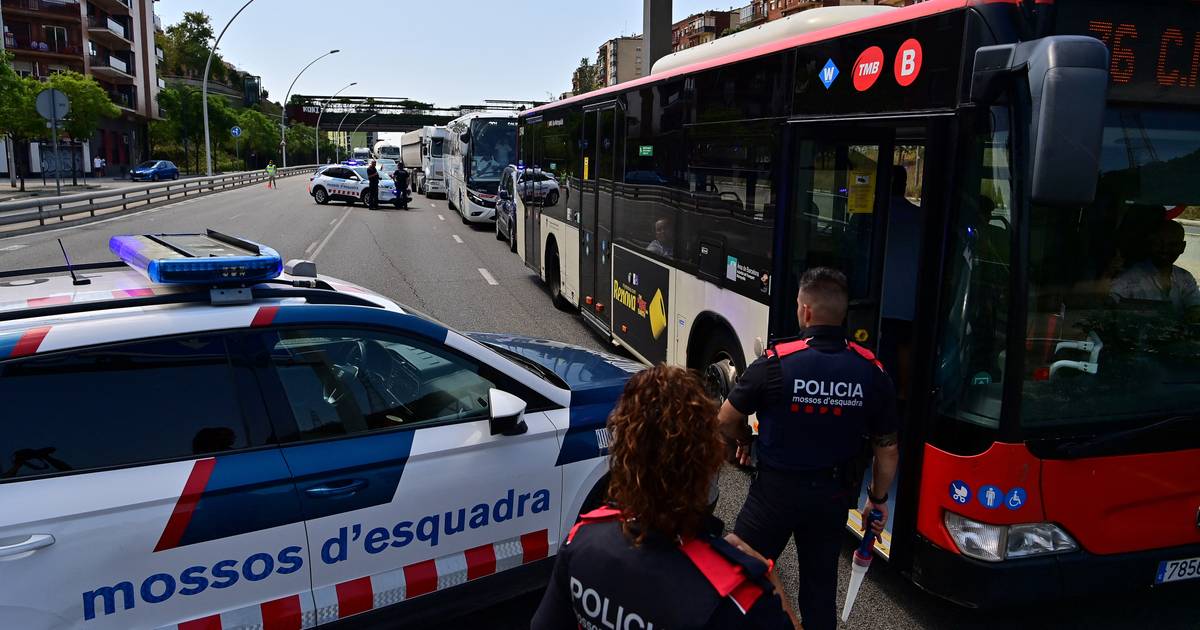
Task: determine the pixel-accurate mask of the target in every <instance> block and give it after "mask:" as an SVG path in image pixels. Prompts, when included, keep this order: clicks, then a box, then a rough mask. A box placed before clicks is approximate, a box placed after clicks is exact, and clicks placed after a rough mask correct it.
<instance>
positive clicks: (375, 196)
mask: <svg viewBox="0 0 1200 630" xmlns="http://www.w3.org/2000/svg"><path fill="white" fill-rule="evenodd" d="M367 191H368V193H369V194H368V197H369V198H368V199H367V207H368V208H370V209H371V210H376V209H378V208H379V171H378V170H377V169H376V168H375V160H371V163H370V165H368V166H367Z"/></svg>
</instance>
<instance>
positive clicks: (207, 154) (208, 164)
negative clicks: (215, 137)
mask: <svg viewBox="0 0 1200 630" xmlns="http://www.w3.org/2000/svg"><path fill="white" fill-rule="evenodd" d="M251 2H254V0H246V4H243V5H242V8H240V9H238V10H237V13H234V14H233V17H231V18H229V21H228V22H226V23H225V28H223V29H221V34H220V35H217V41H215V42H213V45H212V48H211V49H209V51H208V61H206V62H204V80H203V81H201V83H200V93H201V94H203V96H204V103H203V104H202V105H201V107H202V108H203V109H204V164H205V173H206V174H208V176H209V177H212V174H213V172H212V140H210V139H209V137H208V71H209V70H210V69H211V68H212V58H213V54H214V53H216V52H217V46H219V45H220V44H221V38H222V37H225V31H227V30H229V25H230V24H233V21H234V20H236V19H237V16H239V15H241V14H242V11H245V10H246V7H248V6H250V3H251Z"/></svg>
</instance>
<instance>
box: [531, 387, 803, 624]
mask: <svg viewBox="0 0 1200 630" xmlns="http://www.w3.org/2000/svg"><path fill="white" fill-rule="evenodd" d="M716 411H717V410H716V405H715V404H714V403H713V402H712V400H711V399H710V398H709V397H708V396H707V395H705V393H704V389H703V387H702V386H701V385H700V383H699V381H698V380H697V379H696V378H695V377H694V376H693V375H691V374H690V373H689V372H687V371H686V370H684V369H682V368H677V367H668V366H665V365H661V366H658V367H654V368H650V369H648V370H645V371H643V372H640V373H638V374H636V375H634V377H633V378H632V379H630V381H629V383H628V384H626V386H625V391H624V393H623V394H622V396H621V400H620V401H618V403H617V407H616V409H614V410H613V413H612V416H610V417H609V419H608V427H609V430H610V431H611V432H612V438H613V439H612V449H611V454H610V456H609V469H610V473H611V478H610V481H609V486H608V494H609V498H610V500H611V503H612V504H613V506H614V507H603V508H600V509H598V510H595V511H593V512H590V513H588V514H585V515H584V516H583V517H582V519H581V521H580V523H579V524H577V525H576V526H575V528H574V529H572V530H571V533H570V535H569V536H568V537H567V540H566V543H565V544H564V545H563V547H562V548H561V549H560V551H559V554H558V560H557V564H556V565H555V567H554V575H553V576H552V577H551V580H550V586H549V587H548V588H547V590H546V594H545V597H544V598H543V599H542V604H541V606H540V607H539V608H538V611H537V614H536V615H535V616H534V619H533V626H532V627H533V629H534V630H543V629H550V628H576V627H579V628H638V629H645V628H672V629H678V628H792V627H793V623H794V622H793V620H794V618H795V614H794V613H791V612H790V607H789V610H788V612H785V609H784V604H783V601H784V600H783V599H781V598H780V596H779V594H778V593H782V592H783V589H782V588H781V587H780V586H779V581H778V578H776V577H775V576H774V573H773V572H772V571H771V565H770V563H768V562H766V561H764V560H763V559H762V557H761V556H758V555H757V554H755V553H753V552H752V551H751V550H750V549H749V548H748V547H745V545H744V544H743V543H742V542H741V541H740V540H739V539H737V538H736V537H733V536H732V535H731V536H730V537H729V538H727V539H722V538H720V537H719V536H720V532H721V528H722V525H721V522H720V521H718V520H717V519H715V518H713V517H712V516H710V515H709V510H708V505H709V487H710V482H711V481H712V479H713V476H714V475H716V473H717V470H718V469H719V468H720V466H721V459H722V453H723V448H722V445H721V442H720V439H719V437H718V436H717V432H716V427H717V425H716V421H717V414H716Z"/></svg>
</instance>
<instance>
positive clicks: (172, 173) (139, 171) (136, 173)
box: [129, 160, 179, 182]
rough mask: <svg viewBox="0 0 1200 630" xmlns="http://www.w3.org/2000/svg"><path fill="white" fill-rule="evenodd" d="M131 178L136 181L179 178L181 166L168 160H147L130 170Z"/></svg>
mask: <svg viewBox="0 0 1200 630" xmlns="http://www.w3.org/2000/svg"><path fill="white" fill-rule="evenodd" d="M129 179H131V180H133V181H135V182H137V181H144V182H157V181H160V180H164V179H179V167H178V166H175V163H174V162H170V161H167V160H146V161H145V162H142V163H141V164H138V165H137V166H135V167H133V168H132V169H130V170H129Z"/></svg>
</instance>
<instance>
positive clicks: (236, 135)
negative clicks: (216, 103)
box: [229, 126, 242, 138]
mask: <svg viewBox="0 0 1200 630" xmlns="http://www.w3.org/2000/svg"><path fill="white" fill-rule="evenodd" d="M229 135H231V136H233V137H234V138H240V137H241V135H242V128H241V127H236V126H235V127H234V128H233V129H230V130H229Z"/></svg>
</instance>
